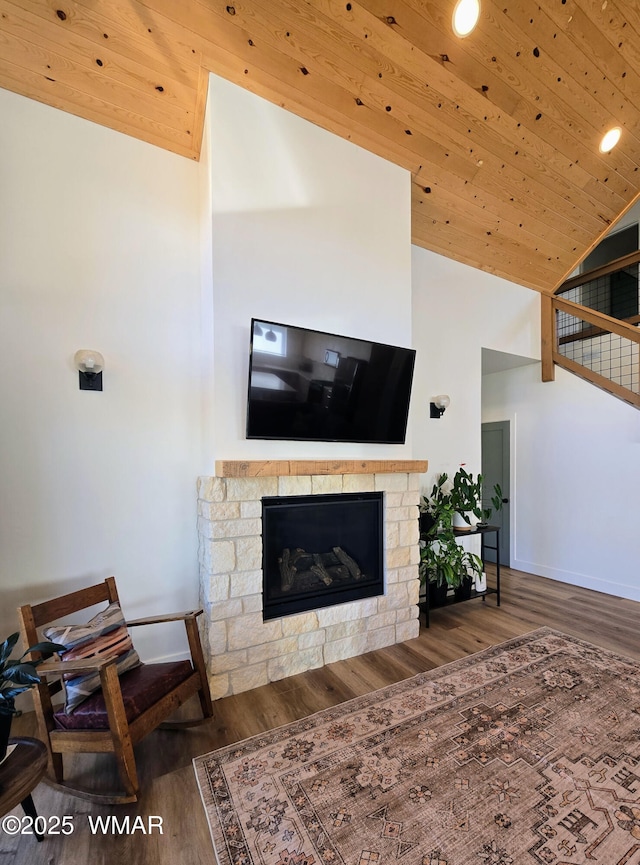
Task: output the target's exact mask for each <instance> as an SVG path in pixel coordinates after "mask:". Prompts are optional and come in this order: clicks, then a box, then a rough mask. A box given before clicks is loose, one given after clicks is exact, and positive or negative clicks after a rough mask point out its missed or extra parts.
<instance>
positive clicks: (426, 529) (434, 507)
mask: <svg viewBox="0 0 640 865" xmlns="http://www.w3.org/2000/svg"><path fill="white" fill-rule="evenodd" d="M447 480H448V476H447V474H446V472H443V473H442V474H441V475H439V476H438V478H437V480H436V482H435V483H434V485H433V487H432V488H431V492H430V493H429V495H428V496H422V497H421V499H420V533H421V535H426V536H429V537H431V536H433V535H434V534H435V533H437V532H438V531H439V530H440V529H442V528H450V527H451V521H452V519H453V512H454V508H453V505H452V504H451V494H450V493H449V492H447V491H446V489H445V484H446V483H447Z"/></svg>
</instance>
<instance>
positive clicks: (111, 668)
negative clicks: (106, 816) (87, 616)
mask: <svg viewBox="0 0 640 865" xmlns="http://www.w3.org/2000/svg"><path fill="white" fill-rule="evenodd" d="M100 679H101V682H102V693H103V695H104V702H105V705H106V708H107V715H108V717H109V729H110V731H111V737H112V741H113V752H114V755H115V758H116V760H117V763H118V771H119V772H120V777H121V779H122V783H123V785H124V789H125V791H126V793H127V795H129V796H137V795H138V792H139V790H140V785H139V784H138V772H137V770H136V758H135V754H134V753H133V743H132V741H131V735H130V733H129V725H128V723H127V716H126V713H125V709H124V703H123V702H122V693H121V691H120V685H119V683H118V671H117V669H116V665H115V664H114V663H112V664H108V665H107V666H106V667H103V669H102V670H101V671H100Z"/></svg>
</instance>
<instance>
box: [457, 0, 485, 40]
mask: <svg viewBox="0 0 640 865" xmlns="http://www.w3.org/2000/svg"><path fill="white" fill-rule="evenodd" d="M479 17H480V0H458V2H457V3H456V6H455V9H454V10H453V19H452V26H453V32H454V33H455V34H456V36H460V37H463V36H468V35H469V33H471V31H472V30H473V28H474V27H475V26H476V24H477V23H478V18H479Z"/></svg>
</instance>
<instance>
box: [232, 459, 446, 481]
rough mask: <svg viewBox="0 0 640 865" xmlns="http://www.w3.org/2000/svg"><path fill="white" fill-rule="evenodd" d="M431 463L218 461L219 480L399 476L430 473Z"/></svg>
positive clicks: (391, 461)
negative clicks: (363, 475)
mask: <svg viewBox="0 0 640 865" xmlns="http://www.w3.org/2000/svg"><path fill="white" fill-rule="evenodd" d="M428 465H429V463H428V462H427V460H217V461H216V477H219V478H266V477H275V476H278V477H281V476H284V475H290V476H291V475H361V474H397V473H399V472H417V473H419V474H423V473H424V472H426V471H427V467H428Z"/></svg>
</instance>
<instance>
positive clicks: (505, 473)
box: [482, 420, 511, 566]
mask: <svg viewBox="0 0 640 865" xmlns="http://www.w3.org/2000/svg"><path fill="white" fill-rule="evenodd" d="M509 456H510V454H509V421H508V420H504V421H496V422H495V423H483V424H482V477H483V478H484V480H483V496H484V498H483V502H482V507H483V508H492V504H491V497H492V495H493V487H494V485H495V484H500V488H501V489H502V510H501V511H497V512H496V511H495V509H494V510H493V511H492V514H491V516H490V517H489V522H490V523H491V525H492V526H500V564H501V565H506V566H509V565H510V564H511V542H510V538H509V526H510V524H511V521H510V518H509V517H510V503H509V490H510V483H509V465H510V460H509ZM486 558H487V561H489V562H494V561H495V553H494V552H493V551H492V550H487V551H486Z"/></svg>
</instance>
